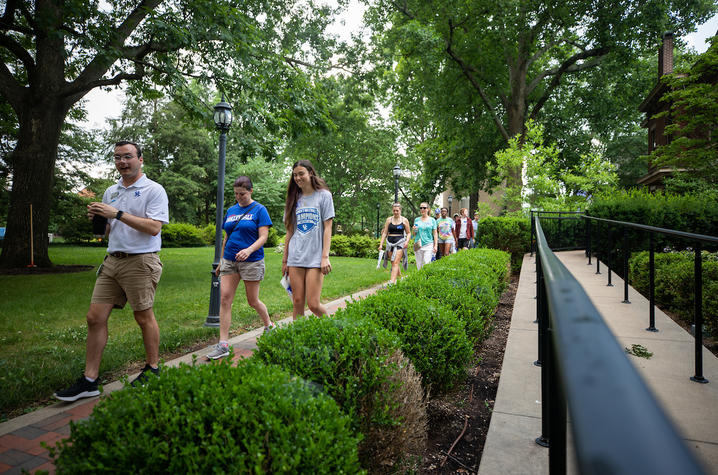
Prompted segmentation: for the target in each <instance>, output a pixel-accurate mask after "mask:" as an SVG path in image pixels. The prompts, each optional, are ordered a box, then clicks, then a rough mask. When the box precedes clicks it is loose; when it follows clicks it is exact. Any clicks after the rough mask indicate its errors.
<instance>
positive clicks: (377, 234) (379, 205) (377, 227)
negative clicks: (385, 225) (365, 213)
mask: <svg viewBox="0 0 718 475" xmlns="http://www.w3.org/2000/svg"><path fill="white" fill-rule="evenodd" d="M380 208H381V204H380V203H377V204H376V237H379V209H380Z"/></svg>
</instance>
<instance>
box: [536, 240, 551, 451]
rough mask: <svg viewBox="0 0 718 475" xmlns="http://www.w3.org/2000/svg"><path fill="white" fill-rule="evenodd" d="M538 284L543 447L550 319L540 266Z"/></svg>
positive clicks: (546, 440) (539, 441) (546, 424)
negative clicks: (544, 362) (548, 326)
mask: <svg viewBox="0 0 718 475" xmlns="http://www.w3.org/2000/svg"><path fill="white" fill-rule="evenodd" d="M536 260H537V261H539V260H541V252H540V251H539V249H538V246H537V247H536ZM538 274H539V275H538V279H537V282H538V286H537V288H536V290H537V292H538V295H537V299H536V314H537V318H538V324H539V330H538V358H539V359H538V360H536V361H534V365H536V366H540V367H541V435H540V436H539V437H537V438H536V439H535V441H536V443H537V444H538V445H540V446H541V447H548V446H549V438H548V437H549V436H548V434H549V430H550V427H551V419H550V415H549V408H548V400H549V397H550V395H549V380H548V368H547V365H544V364H542V360H545V358H546V356H545V348H546V345H547V333H548V332H547V321H548V313H547V309H548V305H547V302H546V298H547V295H546V287H545V282H544V275H543V269H542V267H541V266H540V265H539V267H538Z"/></svg>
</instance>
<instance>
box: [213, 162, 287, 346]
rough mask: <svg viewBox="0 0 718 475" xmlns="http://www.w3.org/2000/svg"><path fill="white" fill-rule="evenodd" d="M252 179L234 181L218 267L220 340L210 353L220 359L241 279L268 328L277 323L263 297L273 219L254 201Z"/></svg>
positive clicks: (251, 301) (251, 302)
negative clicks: (266, 246)
mask: <svg viewBox="0 0 718 475" xmlns="http://www.w3.org/2000/svg"><path fill="white" fill-rule="evenodd" d="M252 191H254V190H253V188H252V180H250V179H249V177H246V176H240V177H238V178H237V179H236V180H235V181H234V197H235V198H236V199H237V204H236V205H234V206H231V207H230V208H229V209H228V210H227V215H226V216H225V217H224V225H223V226H222V227H223V229H224V231H225V233H226V236H225V238H224V242H223V243H222V260H221V262H220V265H219V267H217V269H216V270H215V272H216V274H217V275H218V276H220V277H221V279H222V285H221V286H220V289H221V290H220V291H221V303H220V307H219V343H218V344H217V346H216V347H215V348H214V350H212V352H210V353H209V354H208V355H207V358H209V359H212V360H216V359H218V358H223V357H225V356H227V355H229V327H230V326H231V324H232V302H233V301H234V295H235V294H236V293H237V286H238V285H239V281H240V280H242V281H244V291H245V293H246V295H247V303H248V304H249V306H250V307H252V308H253V309H255V310H256V311H257V313H258V314H259V316H260V317H261V319H262V322H264V331H265V332H267V331H270V330H271V329H272V328H274V324H273V323H272V321H271V320H270V319H269V313H268V312H267V307H266V305H264V303H263V302H262V301H261V300H259V283H260V282H261V281H262V279H264V247H263V246H264V243H265V242H267V236H268V235H269V227H270V226H271V225H272V220H271V219H270V218H269V213H268V212H267V208H265V207H264V206H262V205H261V204H259V203H257V202H256V201H254V200H252Z"/></svg>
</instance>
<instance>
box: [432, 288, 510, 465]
mask: <svg viewBox="0 0 718 475" xmlns="http://www.w3.org/2000/svg"><path fill="white" fill-rule="evenodd" d="M517 286H518V275H515V276H513V277H512V279H511V284H510V285H509V286H508V288H507V290H506V291H505V292H504V294H503V295H502V296H501V301H500V303H499V306H498V309H497V311H496V315H495V317H494V329H493V331H492V332H491V336H489V338H488V339H486V340H485V341H483V342H482V343H481V344H480V345H479V346H477V353H476V360H475V361H476V366H475V367H473V368H471V369H470V370H469V377H468V378H467V380H466V381H465V383H464V384H463V385H462V386H460V387H459V388H457V389H456V390H455V391H452V392H450V393H448V394H445V395H442V396H440V397H433V398H431V400H430V401H429V404H428V408H427V412H428V415H429V438H428V443H427V446H426V451H425V453H424V454H423V457H422V463H421V466H420V467H419V470H418V471H419V473H432V474H435V473H476V471H477V470H478V469H479V462H480V461H481V452H482V451H483V448H484V442H485V441H486V434H487V433H488V431H489V423H490V422H491V411H492V410H493V408H494V402H495V399H496V391H497V390H498V387H499V377H500V376H501V364H502V362H503V359H504V350H505V349H506V339H507V338H508V335H509V327H510V326H511V312H512V311H513V306H514V298H515V297H516V288H517Z"/></svg>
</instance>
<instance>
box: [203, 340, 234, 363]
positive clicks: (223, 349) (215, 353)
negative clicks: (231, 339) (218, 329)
mask: <svg viewBox="0 0 718 475" xmlns="http://www.w3.org/2000/svg"><path fill="white" fill-rule="evenodd" d="M225 356H229V346H223V345H220V344H219V343H217V345H216V346H215V347H214V350H212V351H210V352H209V353H208V354H207V358H209V359H210V360H218V359H220V358H224V357H225Z"/></svg>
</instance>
